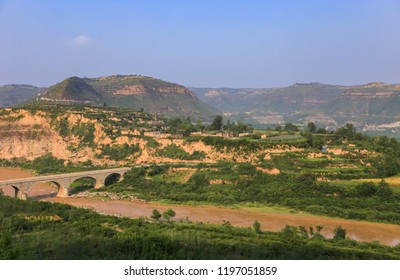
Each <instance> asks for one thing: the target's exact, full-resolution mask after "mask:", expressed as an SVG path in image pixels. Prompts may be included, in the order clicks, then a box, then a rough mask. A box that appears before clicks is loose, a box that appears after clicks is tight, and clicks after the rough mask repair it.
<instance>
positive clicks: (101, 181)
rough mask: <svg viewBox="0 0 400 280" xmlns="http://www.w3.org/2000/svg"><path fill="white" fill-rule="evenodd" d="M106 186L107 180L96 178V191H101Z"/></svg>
mask: <svg viewBox="0 0 400 280" xmlns="http://www.w3.org/2000/svg"><path fill="white" fill-rule="evenodd" d="M105 186H106V178H105V177H104V178H102V177H98V178H96V183H95V184H94V188H95V189H100V188H102V187H105Z"/></svg>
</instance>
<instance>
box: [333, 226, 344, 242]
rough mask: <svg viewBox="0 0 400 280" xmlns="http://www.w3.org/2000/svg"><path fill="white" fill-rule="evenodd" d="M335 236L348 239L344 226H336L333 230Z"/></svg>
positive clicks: (335, 237)
mask: <svg viewBox="0 0 400 280" xmlns="http://www.w3.org/2000/svg"><path fill="white" fill-rule="evenodd" d="M333 234H334V236H333V238H334V239H337V240H339V239H346V229H344V228H343V227H342V226H338V227H336V228H335V230H334V231H333Z"/></svg>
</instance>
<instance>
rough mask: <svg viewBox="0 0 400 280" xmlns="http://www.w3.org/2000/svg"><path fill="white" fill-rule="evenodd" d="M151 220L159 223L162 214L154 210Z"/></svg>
mask: <svg viewBox="0 0 400 280" xmlns="http://www.w3.org/2000/svg"><path fill="white" fill-rule="evenodd" d="M151 218H152V219H154V220H156V221H158V220H159V219H160V218H161V213H160V211H158V210H157V209H154V210H153V214H152V215H151Z"/></svg>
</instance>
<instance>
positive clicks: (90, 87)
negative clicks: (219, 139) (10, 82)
mask: <svg viewBox="0 0 400 280" xmlns="http://www.w3.org/2000/svg"><path fill="white" fill-rule="evenodd" d="M38 100H39V102H41V103H43V102H44V103H48V102H51V103H54V102H55V103H64V104H76V103H78V104H82V103H90V104H94V105H101V106H111V107H119V108H130V109H134V110H143V111H145V112H148V113H155V114H161V115H168V116H186V117H192V118H194V119H199V118H200V119H205V120H207V119H210V118H212V116H214V115H215V114H218V111H217V110H216V109H214V108H213V107H211V106H208V105H206V104H204V103H203V102H202V101H200V100H199V99H198V98H197V97H196V96H195V95H194V94H193V93H192V92H190V91H189V90H188V89H187V88H185V87H184V86H181V85H178V84H174V83H169V82H165V81H162V80H159V79H155V78H150V77H144V76H137V75H134V76H125V75H116V76H106V77H100V78H82V79H81V78H78V77H71V78H68V79H66V80H64V81H62V82H61V83H58V84H56V85H54V86H52V87H51V88H50V89H49V90H47V91H46V92H45V93H43V94H42V95H41V96H40V98H39V99H38Z"/></svg>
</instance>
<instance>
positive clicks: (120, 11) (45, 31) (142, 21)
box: [0, 0, 400, 87]
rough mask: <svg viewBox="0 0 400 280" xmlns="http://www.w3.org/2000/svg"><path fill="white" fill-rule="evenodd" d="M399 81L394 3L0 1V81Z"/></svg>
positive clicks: (398, 14) (397, 3)
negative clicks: (118, 76) (109, 78)
mask: <svg viewBox="0 0 400 280" xmlns="http://www.w3.org/2000/svg"><path fill="white" fill-rule="evenodd" d="M114 74H125V75H128V74H132V75H133V74H138V75H145V76H151V77H156V78H160V79H162V80H166V81H170V82H175V83H179V84H182V85H184V86H187V87H278V86H289V85H291V84H294V83H307V82H320V83H327V84H339V85H358V84H365V83H368V82H373V81H381V82H386V83H400V0H313V1H312V0H308V1H306V0H304V1H303V0H292V1H289V0H274V1H273V0H140V1H139V0H131V1H128V0H114V1H106V0H86V1H75V0H68V1H67V0H65V1H64V0H60V1H54V0H48V1H45V0H30V1H28V0H25V1H22V0H0V85H4V84H11V83H24V84H32V85H35V86H50V85H52V84H54V83H57V82H60V81H62V80H64V79H65V78H67V77H70V76H78V77H99V76H106V75H114Z"/></svg>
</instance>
